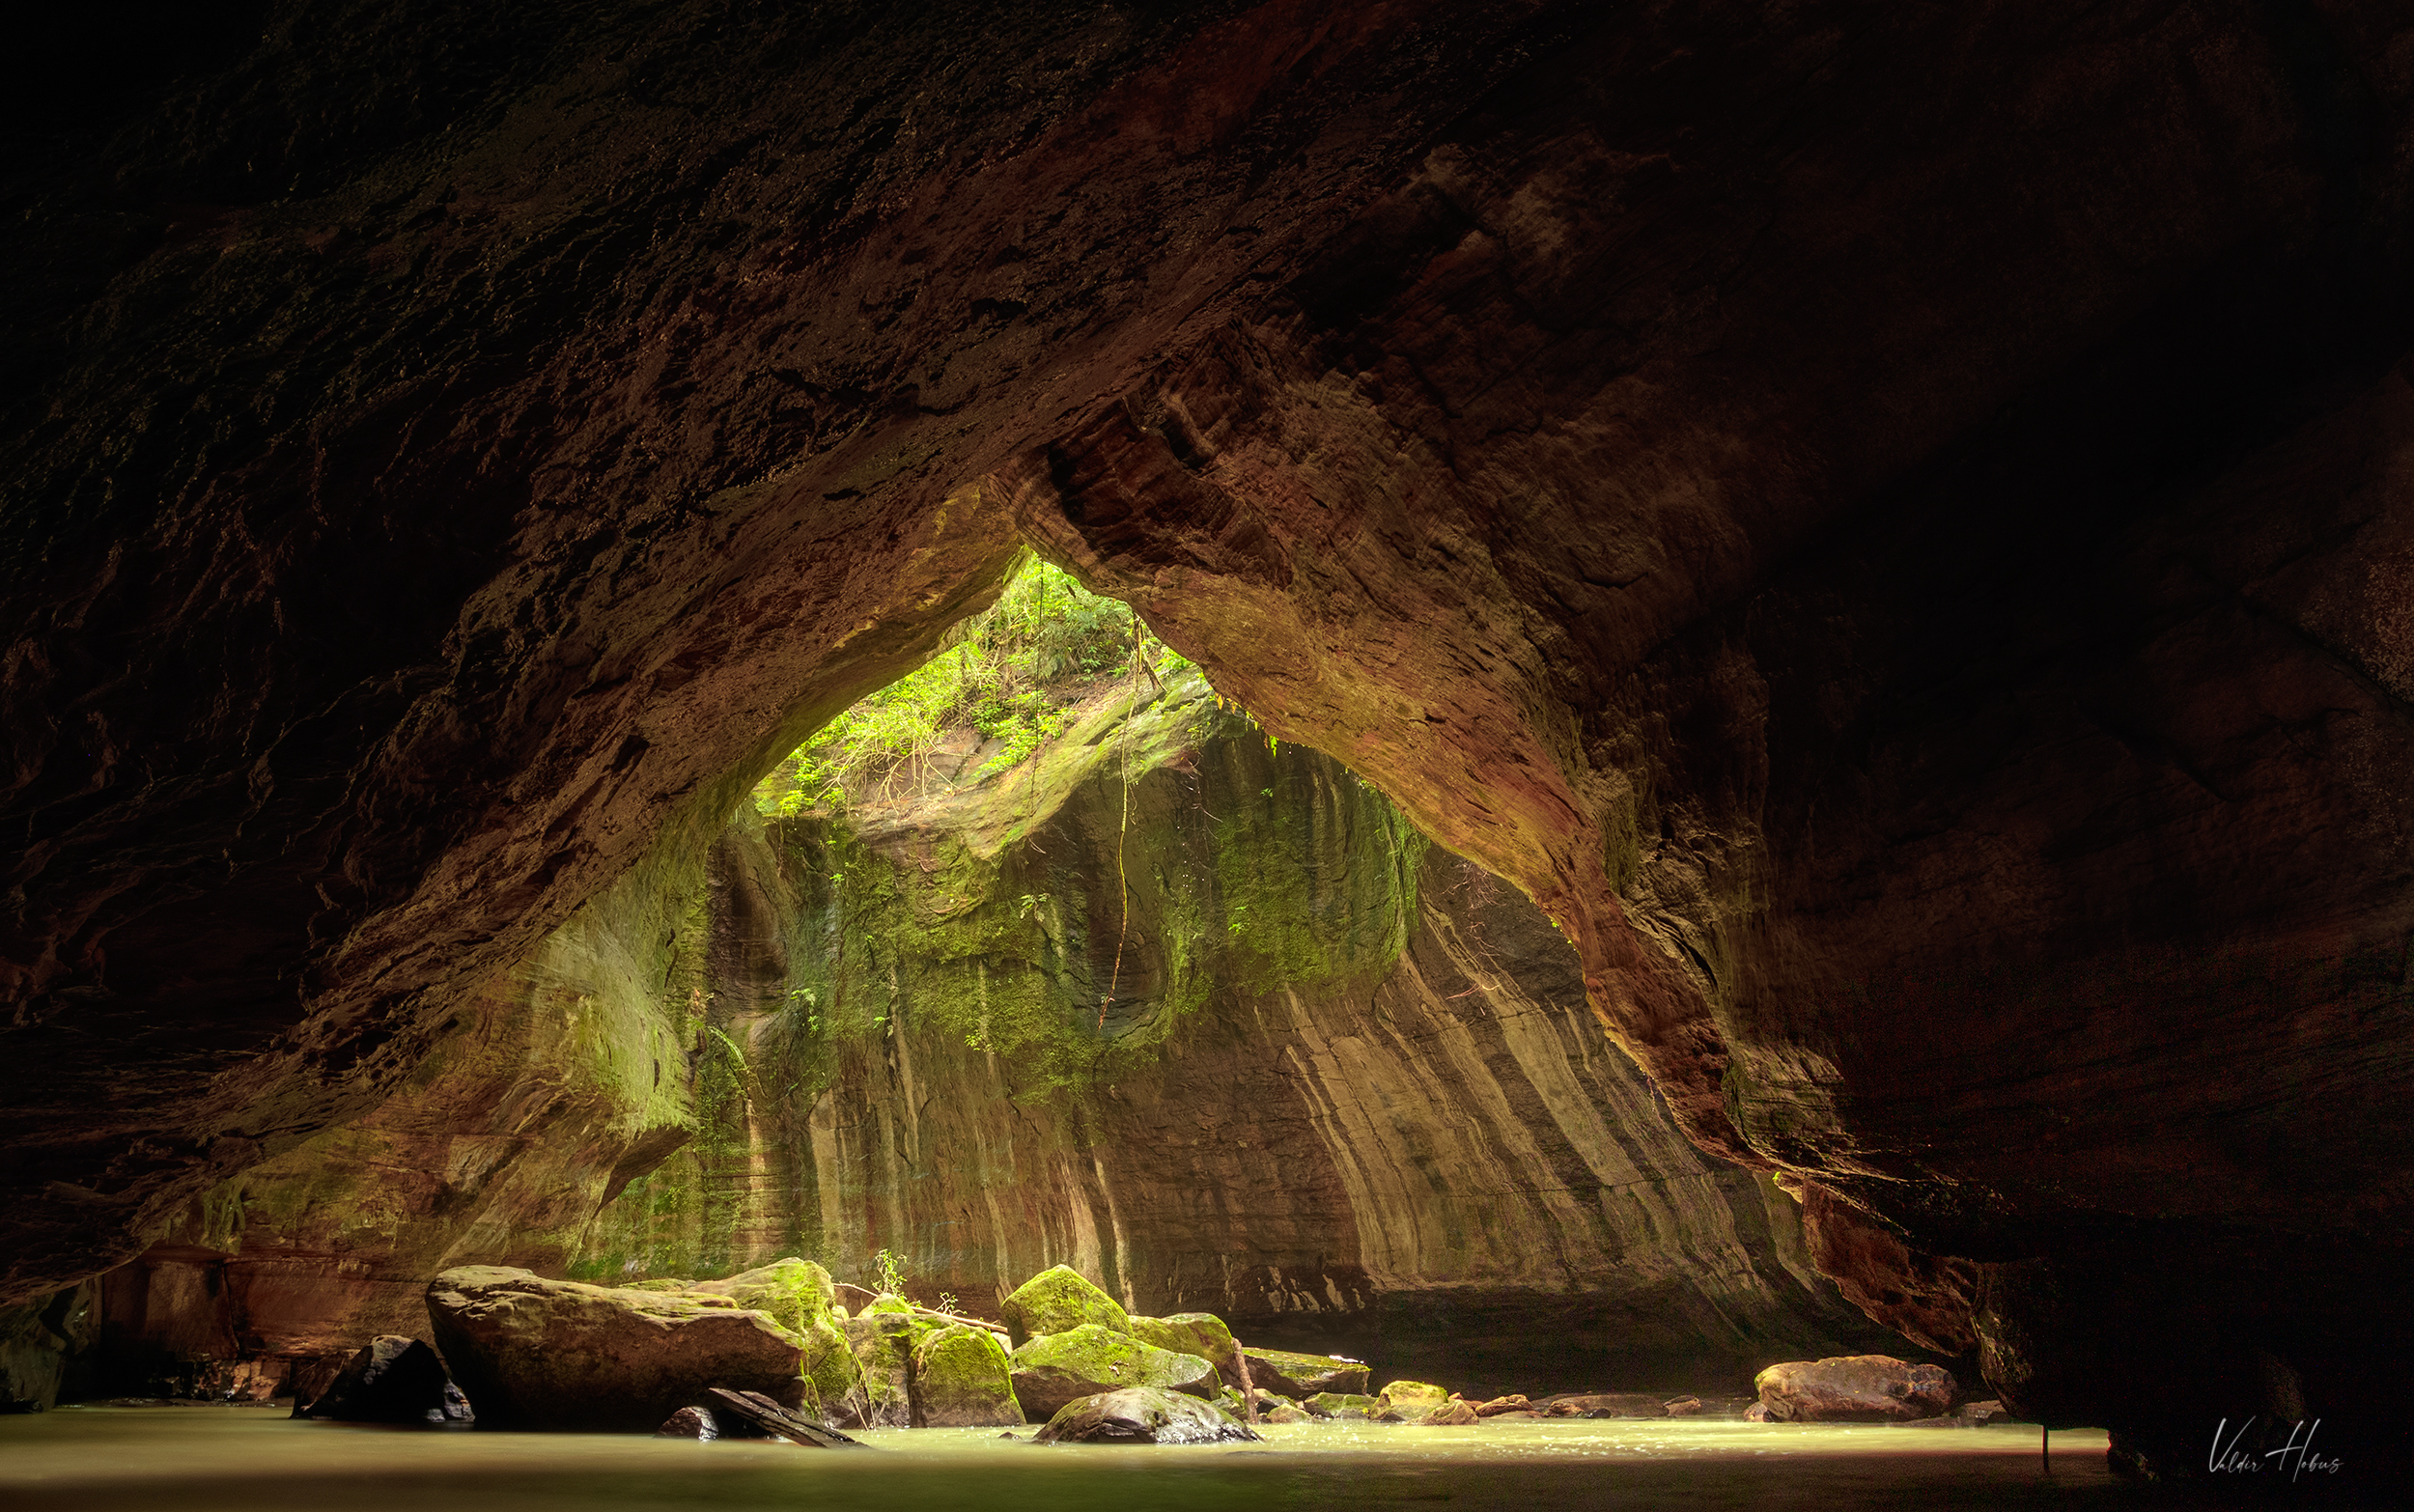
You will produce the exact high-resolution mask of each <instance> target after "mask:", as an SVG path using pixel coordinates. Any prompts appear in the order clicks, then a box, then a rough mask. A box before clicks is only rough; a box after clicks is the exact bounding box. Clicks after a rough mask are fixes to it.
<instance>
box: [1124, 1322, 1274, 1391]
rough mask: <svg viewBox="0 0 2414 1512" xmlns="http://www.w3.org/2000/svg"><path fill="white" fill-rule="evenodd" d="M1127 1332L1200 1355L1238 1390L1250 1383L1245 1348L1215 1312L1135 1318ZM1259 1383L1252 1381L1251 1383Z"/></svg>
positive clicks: (1177, 1351) (1162, 1346)
mask: <svg viewBox="0 0 2414 1512" xmlns="http://www.w3.org/2000/svg"><path fill="white" fill-rule="evenodd" d="M1123 1331H1124V1332H1126V1333H1129V1334H1130V1335H1132V1337H1134V1338H1136V1339H1137V1340H1139V1341H1140V1342H1141V1343H1143V1344H1154V1345H1156V1346H1157V1347H1158V1348H1159V1349H1165V1350H1171V1351H1173V1353H1175V1354H1177V1355H1196V1356H1197V1357H1198V1358H1201V1359H1203V1360H1205V1361H1207V1362H1208V1363H1209V1364H1211V1365H1213V1366H1215V1367H1216V1374H1218V1375H1220V1376H1221V1377H1222V1378H1223V1382H1224V1385H1226V1386H1231V1387H1233V1388H1235V1389H1237V1390H1246V1389H1247V1388H1248V1386H1256V1385H1259V1383H1258V1382H1257V1381H1255V1380H1253V1379H1252V1380H1250V1381H1249V1383H1248V1386H1244V1385H1243V1384H1242V1380H1241V1347H1240V1346H1239V1345H1238V1344H1236V1343H1234V1342H1233V1341H1232V1330H1230V1329H1228V1328H1226V1327H1224V1323H1223V1320H1222V1319H1221V1318H1219V1317H1217V1316H1216V1315H1215V1314H1214V1313H1212V1312H1177V1313H1175V1314H1173V1316H1171V1317H1169V1318H1141V1317H1135V1318H1133V1319H1132V1320H1131V1322H1130V1326H1129V1327H1127V1328H1126V1329H1125V1330H1123Z"/></svg>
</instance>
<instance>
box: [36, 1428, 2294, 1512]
mask: <svg viewBox="0 0 2414 1512" xmlns="http://www.w3.org/2000/svg"><path fill="white" fill-rule="evenodd" d="M1029 1431H1030V1430H1027V1429H1026V1430H1024V1432H1025V1434H1026V1435H1027V1433H1028V1432H1029ZM863 1437H864V1438H865V1439H866V1440H867V1442H870V1443H871V1444H873V1445H874V1446H875V1448H876V1449H877V1451H878V1452H875V1453H867V1454H853V1453H839V1454H825V1453H820V1452H815V1451H805V1450H800V1449H796V1448H791V1447H788V1446H786V1445H777V1444H764V1443H733V1442H722V1443H715V1444H696V1443H688V1442H672V1441H661V1440H653V1439H643V1438H629V1437H601V1436H587V1435H567V1434H564V1435H535V1434H481V1433H475V1432H463V1431H460V1430H440V1429H431V1430H426V1431H419V1430H408V1429H379V1428H369V1427H359V1426H350V1425H339V1424H326V1423H307V1422H295V1421H292V1420H290V1419H288V1418H287V1417H285V1416H284V1414H282V1413H281V1412H276V1411H272V1410H267V1409H261V1408H216V1407H208V1406H184V1407H176V1408H147V1409H146V1408H108V1407H82V1408H69V1409H63V1410H61V1411H58V1412H54V1413H49V1414H42V1415H40V1416H29V1417H17V1418H6V1419H0V1499H4V1500H6V1501H7V1503H8V1504H9V1505H10V1506H11V1507H12V1508H14V1509H16V1512H48V1509H52V1508H68V1507H73V1508H76V1509H78V1512H104V1509H114V1508H127V1509H130V1508H136V1507H142V1508H153V1507H157V1506H159V1505H162V1504H166V1503H168V1502H173V1504H174V1505H176V1506H177V1507H179V1508H180V1509H183V1512H206V1509H212V1508H221V1507H223V1508H237V1507H240V1508H244V1509H246V1512H255V1509H257V1508H258V1507H260V1506H263V1505H279V1504H281V1505H344V1506H346V1507H348V1508H350V1509H353V1512H376V1509H379V1508H388V1507H397V1508H399V1507H434V1506H443V1507H447V1508H459V1509H464V1512H486V1509H491V1512H534V1509H552V1508H567V1507H573V1506H577V1507H589V1508H615V1509H616V1508H630V1509H638V1508H671V1507H711V1508H724V1507H725V1508H754V1507H764V1508H770V1507H779V1508H793V1507H798V1506H808V1505H809V1506H813V1507H817V1508H852V1507H863V1508H886V1507H913V1508H918V1509H934V1508H953V1507H965V1508H984V1509H993V1512H1002V1509H1013V1508H1022V1507H1031V1508H1043V1507H1044V1508H1049V1509H1053V1512H1063V1509H1073V1508H1086V1507H1114V1508H1170V1509H1186V1508H1202V1509H1203V1508H1222V1507H1242V1506H1247V1507H1251V1508H1261V1507H1266V1506H1285V1507H1300V1508H1306V1507H1322V1506H1364V1507H1378V1506H1389V1505H1395V1504H1400V1503H1422V1502H1435V1503H1441V1502H1447V1503H1450V1504H1451V1505H1453V1506H1454V1507H1460V1508H1467V1507H1496V1506H1497V1507H1512V1506H1514V1507H1535V1506H1554V1505H1562V1506H1586V1507H1627V1506H1634V1507H1642V1506H1661V1505H1667V1504H1670V1503H1675V1502H1681V1503H1683V1504H1686V1505H1689V1506H1699V1507H1710V1508H1718V1507H1730V1506H1731V1507H1738V1508H1740V1507H1754V1508H1789V1507H1803V1508H1811V1507H1817V1508H1822V1509H1835V1508H1839V1507H1902V1508H1911V1507H1937V1506H1956V1507H2056V1508H2073V1507H2079V1508H2088V1507H2096V1506H2127V1505H2132V1504H2143V1503H2146V1502H2147V1501H2148V1500H2149V1498H2146V1497H2144V1496H2142V1495H2141V1494H2139V1493H2138V1492H2136V1491H2135V1490H2134V1489H2133V1488H2131V1487H2129V1486H2128V1485H2126V1484H2125V1483H2123V1482H2121V1481H2119V1480H2118V1479H2116V1478H2115V1477H2114V1476H2112V1475H2111V1474H2110V1473H2109V1472H2108V1471H2107V1470H2105V1468H2104V1452H2103V1451H2104V1436H2103V1435H2102V1434H2100V1433H2066V1434H2060V1435H2057V1436H2056V1439H2055V1455H2054V1464H2053V1468H2052V1472H2051V1474H2050V1475H2047V1474H2044V1473H2041V1472H2040V1469H2039V1466H2038V1462H2037V1454H2036V1433H2035V1429H2032V1428H2024V1427H1996V1428H1986V1429H1976V1430H1919V1429H1903V1428H1878V1427H1844V1426H1817V1427H1802V1426H1790V1425H1760V1424H1745V1423H1737V1422H1698V1421H1681V1422H1665V1421H1663V1422H1654V1423H1643V1422H1635V1421H1615V1420H1612V1421H1586V1422H1571V1423H1512V1424H1499V1425H1485V1426H1482V1427H1475V1428H1444V1429H1418V1428H1400V1427H1373V1426H1360V1427H1351V1426H1344V1425H1328V1424H1312V1425H1297V1426H1290V1427H1269V1428H1268V1429H1267V1430H1266V1437H1267V1442H1265V1443H1262V1444H1231V1445H1220V1446H1215V1447H1206V1448H1107V1447H1089V1446H1079V1447H1076V1446H1066V1447H1061V1448H1052V1447H1041V1446H1037V1445H1033V1444H1030V1443H1028V1442H1001V1441H1000V1440H999V1439H998V1437H997V1435H996V1433H995V1432H994V1431H992V1430H988V1429H928V1430H904V1429H890V1430H883V1431H875V1432H872V1433H868V1434H865V1435H863ZM2150 1501H2151V1504H2153V1505H2156V1506H2163V1507H2168V1506H2171V1505H2174V1504H2175V1503H2174V1501H2173V1500H2172V1499H2171V1498H2168V1497H2162V1496H2158V1497H2154V1498H2150ZM2325 1504H2328V1505H2338V1504H2339V1503H2337V1502H2326V1503H2325Z"/></svg>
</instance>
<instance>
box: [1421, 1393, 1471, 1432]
mask: <svg viewBox="0 0 2414 1512" xmlns="http://www.w3.org/2000/svg"><path fill="white" fill-rule="evenodd" d="M1421 1421H1422V1422H1423V1423H1424V1425H1425V1426H1426V1427H1428V1428H1464V1427H1467V1426H1468V1425H1470V1424H1472V1423H1479V1422H1482V1421H1483V1419H1482V1418H1480V1417H1478V1416H1476V1415H1475V1409H1474V1406H1473V1405H1472V1404H1470V1403H1467V1402H1462V1401H1460V1400H1459V1399H1458V1398H1456V1397H1452V1398H1451V1399H1450V1400H1448V1401H1446V1402H1445V1403H1443V1404H1442V1405H1441V1406H1439V1407H1437V1408H1435V1409H1434V1410H1433V1411H1432V1412H1430V1413H1427V1414H1425V1415H1424V1417H1423V1418H1422V1419H1421Z"/></svg>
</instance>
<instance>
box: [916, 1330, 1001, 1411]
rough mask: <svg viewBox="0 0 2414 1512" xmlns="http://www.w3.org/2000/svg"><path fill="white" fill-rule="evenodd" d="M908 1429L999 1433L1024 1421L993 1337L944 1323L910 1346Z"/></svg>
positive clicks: (986, 1332) (983, 1331)
mask: <svg viewBox="0 0 2414 1512" xmlns="http://www.w3.org/2000/svg"><path fill="white" fill-rule="evenodd" d="M912 1393H913V1426H915V1427H916V1428H1003V1427H1010V1426H1013V1425H1014V1424H1017V1423H1020V1422H1022V1421H1023V1420H1024V1417H1023V1405H1022V1403H1020V1402H1019V1401H1017V1400H1016V1399H1015V1395H1014V1371H1013V1367H1012V1366H1011V1365H1009V1364H1008V1363H1007V1361H1006V1352H1005V1350H1004V1349H1002V1348H1001V1347H999V1345H998V1343H997V1337H996V1334H994V1333H991V1332H990V1331H988V1330H985V1329H975V1328H969V1327H968V1326H966V1325H964V1324H961V1323H951V1324H946V1325H944V1326H942V1327H940V1328H939V1329H936V1330H932V1331H931V1332H929V1333H926V1334H924V1335H923V1336H922V1338H921V1339H920V1340H919V1341H918V1342H917V1343H916V1344H915V1345H914V1346H913V1383H912Z"/></svg>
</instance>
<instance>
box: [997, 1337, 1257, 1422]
mask: <svg viewBox="0 0 2414 1512" xmlns="http://www.w3.org/2000/svg"><path fill="white" fill-rule="evenodd" d="M1012 1362H1013V1366H1014V1394H1015V1395H1016V1396H1017V1397H1018V1398H1020V1399H1021V1401H1022V1403H1023V1411H1024V1412H1025V1414H1029V1416H1030V1419H1031V1420H1032V1421H1033V1422H1040V1421H1044V1420H1046V1419H1048V1418H1051V1417H1053V1416H1054V1415H1055V1414H1056V1412H1057V1410H1058V1409H1060V1408H1062V1407H1063V1406H1064V1405H1065V1404H1066V1403H1067V1402H1070V1401H1073V1400H1075V1399H1076V1398H1078V1397H1084V1396H1091V1395H1095V1394H1096V1393H1098V1392H1101V1391H1113V1390H1117V1389H1120V1388H1122V1387H1124V1386H1156V1387H1158V1388H1160V1389H1162V1390H1167V1391H1180V1392H1184V1393H1186V1394H1188V1395H1191V1396H1195V1397H1199V1398H1202V1399H1205V1398H1212V1397H1213V1396H1214V1395H1215V1394H1216V1387H1217V1384H1218V1383H1217V1377H1216V1367H1215V1366H1213V1365H1211V1364H1209V1363H1208V1362H1207V1361H1206V1360H1204V1359H1201V1358H1199V1357H1198V1356H1196V1355H1177V1354H1175V1353H1173V1352H1172V1351H1170V1350H1163V1349H1158V1348H1157V1347H1155V1346H1154V1345H1150V1344H1143V1343H1141V1342H1140V1341H1139V1340H1137V1339H1136V1338H1133V1337H1132V1336H1131V1335H1130V1334H1128V1333H1117V1332H1114V1331H1113V1330H1109V1329H1105V1328H1101V1327H1100V1326H1098V1325H1097V1324H1094V1323H1085V1324H1082V1325H1081V1327H1079V1328H1076V1329H1069V1330H1065V1331H1064V1332H1062V1333H1043V1334H1039V1335H1037V1336H1035V1337H1033V1338H1030V1339H1027V1340H1025V1342H1024V1343H1022V1344H1020V1345H1018V1346H1017V1347H1016V1349H1015V1352H1014V1355H1013V1359H1012Z"/></svg>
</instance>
